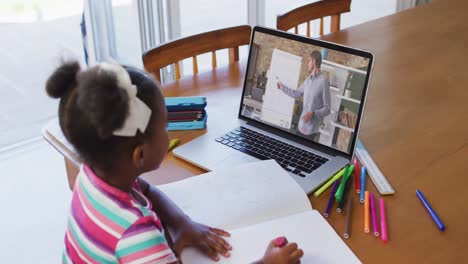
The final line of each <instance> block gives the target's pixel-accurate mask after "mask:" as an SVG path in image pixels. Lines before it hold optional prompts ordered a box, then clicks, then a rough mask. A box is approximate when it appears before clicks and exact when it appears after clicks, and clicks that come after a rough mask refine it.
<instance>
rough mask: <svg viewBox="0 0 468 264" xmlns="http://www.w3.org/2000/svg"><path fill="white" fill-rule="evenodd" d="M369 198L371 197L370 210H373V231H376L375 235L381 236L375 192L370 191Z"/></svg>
mask: <svg viewBox="0 0 468 264" xmlns="http://www.w3.org/2000/svg"><path fill="white" fill-rule="evenodd" d="M369 199H370V210H371V217H372V231H374V236H376V237H378V236H379V226H378V225H377V212H376V210H375V209H376V207H375V199H374V194H373V193H369Z"/></svg>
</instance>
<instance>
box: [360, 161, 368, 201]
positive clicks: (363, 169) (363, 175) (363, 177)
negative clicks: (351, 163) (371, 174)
mask: <svg viewBox="0 0 468 264" xmlns="http://www.w3.org/2000/svg"><path fill="white" fill-rule="evenodd" d="M365 191H366V167H364V166H362V167H361V193H359V200H360V201H361V203H364V192H365Z"/></svg>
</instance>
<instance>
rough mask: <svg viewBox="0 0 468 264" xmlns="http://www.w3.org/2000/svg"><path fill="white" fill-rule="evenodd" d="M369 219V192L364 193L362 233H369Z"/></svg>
mask: <svg viewBox="0 0 468 264" xmlns="http://www.w3.org/2000/svg"><path fill="white" fill-rule="evenodd" d="M369 223H370V217H369V191H366V192H365V193H364V232H366V233H369V232H370V228H369Z"/></svg>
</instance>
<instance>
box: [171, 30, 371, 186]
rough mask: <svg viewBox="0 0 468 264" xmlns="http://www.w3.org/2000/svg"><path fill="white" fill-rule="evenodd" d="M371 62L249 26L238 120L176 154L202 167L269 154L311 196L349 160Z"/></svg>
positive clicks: (345, 50) (355, 52)
mask: <svg viewBox="0 0 468 264" xmlns="http://www.w3.org/2000/svg"><path fill="white" fill-rule="evenodd" d="M372 63H373V55H372V54H371V53H369V52H367V51H363V50H359V49H355V48H351V47H346V46H342V45H337V44H334V43H330V42H326V41H322V40H318V39H311V38H306V37H302V36H299V35H295V34H290V33H287V32H283V31H277V30H274V29H269V28H264V27H259V26H257V27H254V29H253V31H252V36H251V42H250V50H249V57H248V65H247V69H246V71H247V73H246V74H245V76H246V77H245V80H244V86H243V91H242V96H241V97H240V98H239V102H240V103H239V112H238V118H237V119H236V120H226V121H224V122H226V126H225V128H226V129H225V130H224V131H219V130H218V131H216V130H212V129H209V130H208V131H207V133H206V134H204V135H203V136H201V137H199V138H196V139H195V140H193V141H190V142H188V143H186V144H184V145H182V146H180V147H178V148H176V149H175V150H174V155H175V156H177V157H179V158H182V159H184V160H186V161H188V162H190V163H193V164H194V165H196V166H199V167H201V168H203V169H206V170H214V169H216V168H219V167H227V166H234V165H238V164H242V163H247V162H253V161H258V160H266V159H274V160H276V162H277V163H278V164H279V165H280V166H281V167H283V169H284V170H286V171H287V172H288V173H289V174H290V175H291V177H293V178H294V179H295V180H296V181H297V182H298V183H299V185H300V186H301V187H302V188H303V189H304V191H305V192H306V193H307V194H309V193H311V192H313V191H314V190H315V189H316V188H317V187H319V186H320V185H322V184H323V183H324V182H325V181H327V180H328V179H329V178H330V177H331V176H333V174H335V173H336V172H338V171H339V170H340V169H342V168H343V167H344V166H345V165H346V164H348V163H350V162H351V160H352V158H353V155H354V149H355V145H356V140H357V138H358V133H359V125H360V123H361V119H362V113H363V109H364V104H365V99H366V93H367V87H368V84H369V79H370V75H371V70H372ZM247 76H250V77H247ZM259 76H261V78H259ZM265 76H266V80H265ZM247 78H251V79H250V80H247ZM257 82H262V86H263V85H264V86H265V89H264V91H263V95H262V101H259V100H252V97H254V98H256V97H258V95H257V94H256V92H257V91H256V90H255V89H256V87H257V86H258V83H257ZM265 82H266V84H265ZM252 92H253V93H254V94H252ZM231 121H232V122H231ZM256 173H262V172H261V171H259V172H256Z"/></svg>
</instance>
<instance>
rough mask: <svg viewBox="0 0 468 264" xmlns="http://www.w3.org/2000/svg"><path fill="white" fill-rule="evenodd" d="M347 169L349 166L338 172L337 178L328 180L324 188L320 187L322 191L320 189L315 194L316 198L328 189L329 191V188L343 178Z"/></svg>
mask: <svg viewBox="0 0 468 264" xmlns="http://www.w3.org/2000/svg"><path fill="white" fill-rule="evenodd" d="M346 168H347V166H346V167H344V168H343V169H341V170H340V171H339V172H337V173H336V174H335V176H333V177H331V179H330V180H328V181H327V182H326V183H325V184H324V185H322V187H320V189H318V190H317V191H315V192H314V196H315V197H319V195H321V194H322V193H323V192H324V191H325V190H326V189H328V187H330V186H331V185H332V184H333V183H334V182H335V181H336V180H338V179H339V178H341V176H343V174H344V171H345V169H346Z"/></svg>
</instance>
